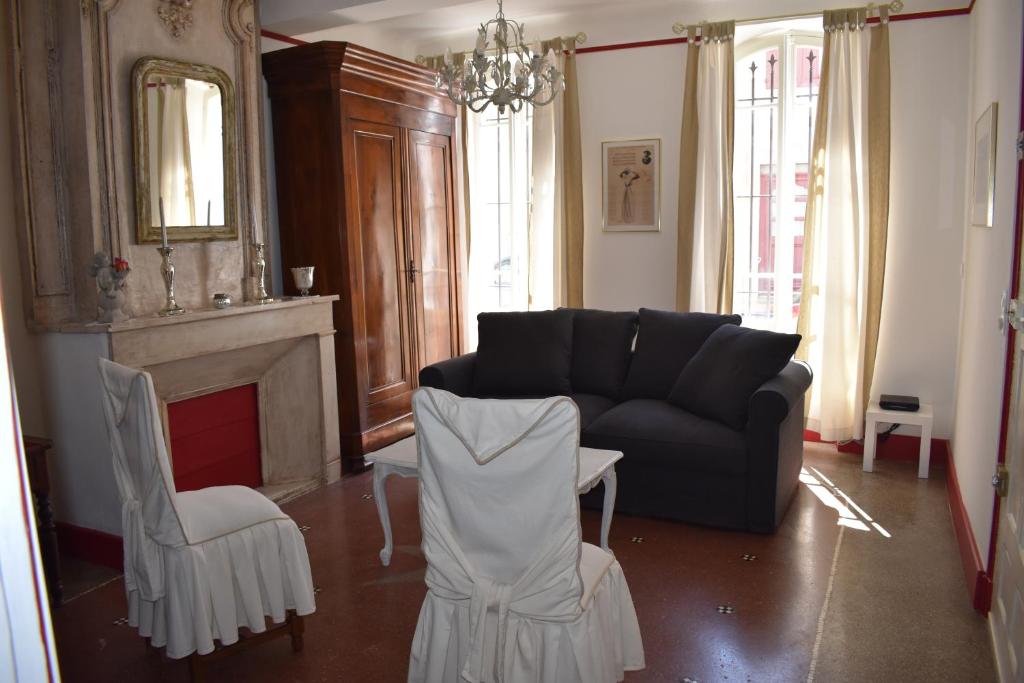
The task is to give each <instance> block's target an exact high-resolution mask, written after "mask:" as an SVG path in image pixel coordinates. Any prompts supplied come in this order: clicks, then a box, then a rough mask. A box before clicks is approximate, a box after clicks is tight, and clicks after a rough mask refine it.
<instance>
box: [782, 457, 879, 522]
mask: <svg viewBox="0 0 1024 683" xmlns="http://www.w3.org/2000/svg"><path fill="white" fill-rule="evenodd" d="M808 470H810V471H808ZM812 472H813V474H812ZM800 481H801V482H802V483H803V485H804V486H806V487H807V488H808V490H810V492H811V493H813V494H814V495H815V496H816V497H817V498H818V500H820V501H821V502H822V503H824V504H825V505H826V506H827V507H830V508H832V509H833V510H835V511H836V512H837V513H839V519H838V520H837V521H836V524H838V525H839V526H842V527H847V528H849V529H856V530H857V531H867V532H870V531H871V530H872V529H874V530H875V531H877V532H878V533H879V534H880V535H881V536H882V537H883V538H892V534H890V533H889V532H888V531H886V529H885V527H883V526H882V525H881V524H879V523H878V522H876V521H875V520H873V519H872V518H871V515H869V514H868V513H867V512H865V510H864V508H862V507H861V506H859V505H857V503H855V502H854V500H853V499H852V498H850V496H848V495H846V493H844V492H843V490H842V489H840V488H839V487H838V486H836V485H835V484H834V483H833V482H832V481H831V480H830V479H829V478H828V477H826V476H825V475H824V474H822V473H821V472H820V471H819V470H818V469H817V468H814V467H809V466H808V467H801V468H800ZM869 525H870V526H869Z"/></svg>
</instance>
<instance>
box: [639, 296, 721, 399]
mask: <svg viewBox="0 0 1024 683" xmlns="http://www.w3.org/2000/svg"><path fill="white" fill-rule="evenodd" d="M740 322H741V318H740V316H738V315H717V314H715V313H676V312H675V311H656V310H654V309H652V308H641V309H640V331H639V332H638V333H637V338H636V351H635V352H634V353H633V360H632V362H631V363H630V366H629V375H627V377H626V383H625V384H624V385H623V387H622V391H621V393H620V398H621V399H622V400H627V399H631V398H656V399H660V400H665V399H666V398H667V397H668V392H669V391H671V390H672V383H673V382H675V381H676V377H678V376H679V373H680V372H681V371H682V369H683V366H685V365H686V364H687V362H689V360H690V359H691V358H693V356H694V354H696V353H697V351H698V350H699V349H700V347H701V345H702V344H703V343H704V340H706V339H707V338H708V337H709V336H710V335H711V333H712V332H714V331H715V330H716V329H718V328H719V327H721V326H722V325H739V324H740Z"/></svg>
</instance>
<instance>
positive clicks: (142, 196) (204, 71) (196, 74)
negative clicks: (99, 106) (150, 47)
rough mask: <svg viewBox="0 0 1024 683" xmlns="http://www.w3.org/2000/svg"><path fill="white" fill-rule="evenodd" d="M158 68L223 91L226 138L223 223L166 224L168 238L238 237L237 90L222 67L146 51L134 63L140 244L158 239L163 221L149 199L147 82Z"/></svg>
mask: <svg viewBox="0 0 1024 683" xmlns="http://www.w3.org/2000/svg"><path fill="white" fill-rule="evenodd" d="M154 73H158V74H162V75H167V76H174V77H180V78H190V79H193V80H197V81H206V82H207V83H213V84H215V85H216V86H217V87H219V88H220V91H221V112H222V116H223V122H222V124H221V131H222V135H223V141H224V149H223V157H222V158H223V160H224V225H222V226H216V227H212V226H211V227H208V226H181V225H175V226H170V225H169V226H167V241H168V242H210V241H215V240H236V239H238V210H237V206H236V203H237V197H238V181H237V178H236V162H237V145H236V142H235V91H234V87H233V86H232V84H231V79H230V78H229V77H228V75H227V74H226V73H225V72H223V71H222V70H220V69H218V68H217V67H214V66H208V65H205V64H192V63H189V62H179V61H174V60H170V59H161V58H159V57H143V58H141V59H139V60H138V61H137V62H135V66H134V67H133V68H132V88H133V90H132V139H133V145H132V146H133V150H134V163H135V238H136V241H137V242H138V244H159V243H160V241H161V235H160V226H158V225H153V224H152V223H153V221H152V216H153V209H152V206H151V205H150V178H149V167H150V164H149V155H150V150H149V135H148V134H147V130H146V112H147V107H148V105H147V99H146V97H145V93H146V82H147V80H148V78H149V76H151V75H152V74H154Z"/></svg>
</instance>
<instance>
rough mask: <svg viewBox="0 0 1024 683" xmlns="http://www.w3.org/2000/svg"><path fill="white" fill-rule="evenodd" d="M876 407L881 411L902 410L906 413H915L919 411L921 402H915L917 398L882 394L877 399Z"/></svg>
mask: <svg viewBox="0 0 1024 683" xmlns="http://www.w3.org/2000/svg"><path fill="white" fill-rule="evenodd" d="M878 406H879V407H880V408H882V409H883V410H902V411H904V412H907V413H916V412H917V411H918V410H920V409H921V402H920V401H918V400H917V396H898V395H896V394H882V395H881V396H880V397H879V399H878Z"/></svg>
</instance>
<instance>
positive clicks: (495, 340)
mask: <svg viewBox="0 0 1024 683" xmlns="http://www.w3.org/2000/svg"><path fill="white" fill-rule="evenodd" d="M476 319H477V329H478V331H479V337H480V339H479V343H478V345H477V349H476V367H475V368H474V371H473V394H474V395H475V396H562V395H568V394H570V393H572V385H571V384H570V381H569V374H570V363H571V360H572V311H570V310H568V309H561V310H557V311H530V312H528V313H481V314H480V315H478V316H477V318H476Z"/></svg>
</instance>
